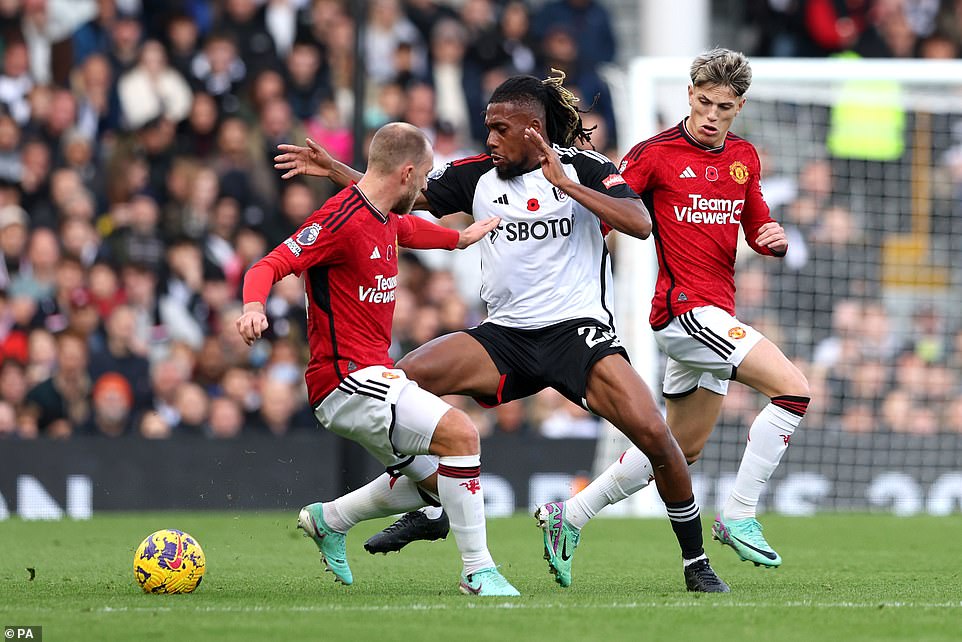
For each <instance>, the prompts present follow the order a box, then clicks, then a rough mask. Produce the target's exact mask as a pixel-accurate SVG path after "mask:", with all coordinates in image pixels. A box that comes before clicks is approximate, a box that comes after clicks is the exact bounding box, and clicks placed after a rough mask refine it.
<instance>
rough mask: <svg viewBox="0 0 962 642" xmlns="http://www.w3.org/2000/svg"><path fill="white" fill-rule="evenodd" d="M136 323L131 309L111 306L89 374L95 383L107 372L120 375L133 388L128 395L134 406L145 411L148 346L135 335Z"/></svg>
mask: <svg viewBox="0 0 962 642" xmlns="http://www.w3.org/2000/svg"><path fill="white" fill-rule="evenodd" d="M136 324H137V318H136V312H135V311H134V309H133V308H132V307H130V306H129V305H118V306H116V307H114V309H113V311H112V312H111V313H110V316H109V317H107V318H106V319H105V321H104V335H105V336H104V341H103V345H102V349H100V350H95V351H93V352H92V353H91V357H90V367H89V371H90V377H91V378H92V379H94V380H97V379H99V378H100V377H102V376H104V375H105V374H107V373H109V372H114V373H117V374H119V375H120V376H121V377H123V378H124V379H125V380H126V381H128V382H130V384H131V385H132V386H133V387H132V389H131V391H130V394H131V395H132V398H133V401H134V402H135V403H136V405H137V407H138V408H144V407H146V406H147V405H148V403H149V402H150V398H151V390H150V363H149V362H148V361H147V358H146V354H147V346H146V345H144V344H143V343H141V342H140V341H139V340H138V337H137V335H136Z"/></svg>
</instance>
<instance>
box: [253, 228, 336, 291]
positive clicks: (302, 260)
mask: <svg viewBox="0 0 962 642" xmlns="http://www.w3.org/2000/svg"><path fill="white" fill-rule="evenodd" d="M344 237H345V235H344V233H341V234H340V235H335V234H334V233H333V232H331V231H330V230H328V229H326V228H323V227H322V226H321V225H320V223H318V222H317V221H316V219H315V216H311V217H309V218H308V219H307V221H305V222H304V224H303V225H301V227H300V228H299V229H298V230H297V232H295V233H294V235H293V236H291V237H290V238H289V239H287V240H285V241H284V242H283V243H281V244H280V245H278V246H277V247H275V248H274V249H273V250H271V252H270V254H268V255H267V256H265V257H264V258H262V259H261V260H260V261H258V262H257V263H255V264H254V265H252V266H251V268H250V269H249V270H248V271H247V274H245V275H244V290H243V296H244V303H252V302H255V301H260V302H261V303H264V302H265V301H267V295H268V294H270V291H271V286H272V285H274V284H275V283H277V282H278V281H280V280H281V279H283V278H284V277H285V276H287V275H288V274H297V275H300V274H301V273H302V272H304V271H305V270H307V269H308V268H310V267H312V266H314V265H323V264H326V265H331V264H334V263H336V262H337V261H338V259H339V258H340V251H341V248H340V244H339V240H340V239H343V238H344Z"/></svg>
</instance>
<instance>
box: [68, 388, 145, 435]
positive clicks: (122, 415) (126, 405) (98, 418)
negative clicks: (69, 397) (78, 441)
mask: <svg viewBox="0 0 962 642" xmlns="http://www.w3.org/2000/svg"><path fill="white" fill-rule="evenodd" d="M91 400H92V408H91V416H90V420H89V421H88V422H87V423H86V424H85V425H84V426H82V427H81V428H80V431H81V432H83V433H86V434H89V435H99V436H102V437H123V436H125V435H127V434H129V433H130V432H131V429H132V424H133V421H132V416H131V412H132V410H133V408H134V395H133V391H132V390H131V388H130V384H129V383H128V379H126V378H125V377H124V376H122V375H120V374H118V373H116V372H107V373H105V374H103V375H101V376H100V377H99V378H98V379H96V381H95V383H94V385H93V390H92V391H91Z"/></svg>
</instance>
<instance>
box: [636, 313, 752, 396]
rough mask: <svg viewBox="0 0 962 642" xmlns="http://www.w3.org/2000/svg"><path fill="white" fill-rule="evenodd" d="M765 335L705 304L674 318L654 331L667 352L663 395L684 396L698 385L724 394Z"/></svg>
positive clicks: (661, 346)
mask: <svg viewBox="0 0 962 642" xmlns="http://www.w3.org/2000/svg"><path fill="white" fill-rule="evenodd" d="M763 338H764V336H763V335H762V333H761V332H759V331H758V330H756V329H755V328H753V327H751V326H750V325H747V324H745V323H742V322H741V321H739V320H738V319H736V318H735V317H733V316H732V315H730V314H728V313H727V312H725V311H724V310H722V309H721V308H716V307H714V306H704V307H700V308H694V309H692V310H689V311H688V312H686V313H684V314H682V315H681V316H678V317H675V318H674V319H672V320H671V323H669V324H668V325H667V326H666V327H664V328H662V329H661V330H658V331H656V332H655V341H657V342H658V346H659V347H660V348H661V350H662V352H664V353H665V354H666V355H668V366H667V367H666V368H665V383H664V386H663V387H662V394H663V395H664V396H665V397H667V398H672V397H684V396H685V395H688V394H691V393H692V392H694V391H695V390H696V389H697V388H705V389H706V390H710V391H712V392H715V393H718V394H720V395H724V394H727V393H728V381H729V380H730V379H732V378H734V376H735V371H736V370H737V369H738V366H739V365H741V362H742V360H743V359H744V358H745V356H746V355H747V354H748V353H749V352H750V351H751V349H752V348H754V347H755V346H756V345H757V344H758V342H759V341H761V340H762V339H763Z"/></svg>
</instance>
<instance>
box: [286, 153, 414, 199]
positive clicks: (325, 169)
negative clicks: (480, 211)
mask: <svg viewBox="0 0 962 642" xmlns="http://www.w3.org/2000/svg"><path fill="white" fill-rule="evenodd" d="M305 142H306V143H307V147H301V146H300V145H288V144H285V145H278V146H277V151H279V152H281V153H280V154H278V155H277V156H275V157H274V169H281V170H287V171H286V172H285V173H284V174H282V175H281V178H283V179H285V180H287V179H289V178H294V177H295V176H317V177H320V178H329V179H331V181H332V182H333V183H334V184H335V185H337V186H338V187H347V186H348V185H350V184H351V182H352V181H353V182H355V183H356V182H357V181H359V180H361V177H362V176H364V174H362V173H361V172H359V171H357V170H356V169H354V168H353V167H350V166H348V165H345V164H344V163H342V162H340V161H338V160H335V159H334V158H333V157H332V156H331V155H330V154H329V153H328V152H327V150H326V149H324V148H323V147H321V146H320V145H318V144H317V143H316V142H315V141H313V140H311V139H310V138H307V139H305ZM413 209H416V210H428V211H430V209H431V208H430V207H429V206H428V199H427V197H426V196H424V194H421V195H420V196H418V199H417V200H416V201H415V202H414V207H413Z"/></svg>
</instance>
